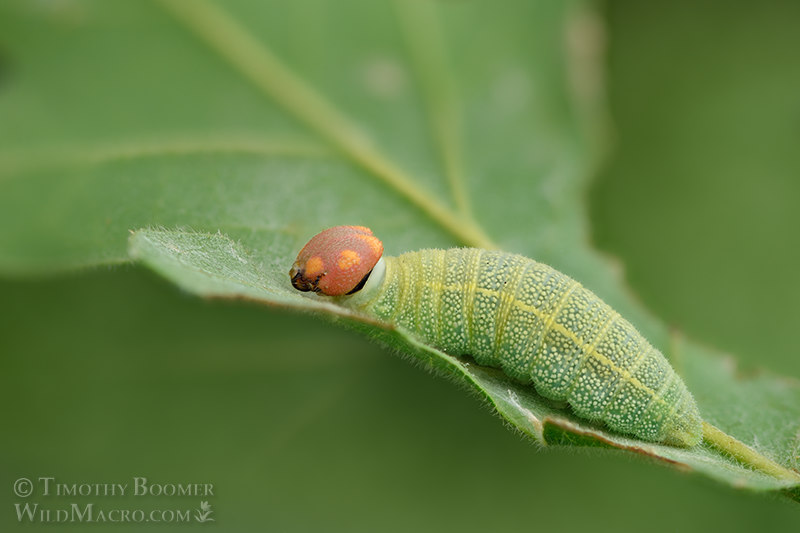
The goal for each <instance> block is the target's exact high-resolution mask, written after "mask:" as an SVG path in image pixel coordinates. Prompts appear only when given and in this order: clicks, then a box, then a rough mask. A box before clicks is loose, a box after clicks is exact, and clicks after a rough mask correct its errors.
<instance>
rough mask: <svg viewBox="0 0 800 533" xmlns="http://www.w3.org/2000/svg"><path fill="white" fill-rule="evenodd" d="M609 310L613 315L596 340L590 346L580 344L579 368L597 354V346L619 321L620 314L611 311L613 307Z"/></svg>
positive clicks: (571, 388)
mask: <svg viewBox="0 0 800 533" xmlns="http://www.w3.org/2000/svg"><path fill="white" fill-rule="evenodd" d="M608 309H609V311H611V313H609V315H608V318H607V319H606V323H605V324H603V327H602V328H600V331H599V332H598V333H597V335H595V337H594V340H593V341H592V342H591V343H589V344H588V345H583V346H581V345H580V344H578V348H579V349H580V354H581V362H580V363H578V368H581V367H582V366H583V364H584V363H585V362H586V358H587V357H591V356H592V355H593V354H596V353H597V345H598V344H600V341H601V340H603V336H604V335H605V334H606V333H607V332H608V329H609V328H610V327H611V324H614V323H616V321H617V319H618V318H620V316H619V313H617V312H616V311H614V310H613V309H611V307H609V308H608ZM577 384H578V381H577V380H576V381H575V383H573V384H572V387H570V388H569V391H568V392H567V394H568V395H569V394H570V393H571V392H572V391H573V390H574V389H575V387H576V385H577Z"/></svg>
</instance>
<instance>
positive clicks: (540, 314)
mask: <svg viewBox="0 0 800 533" xmlns="http://www.w3.org/2000/svg"><path fill="white" fill-rule="evenodd" d="M428 283H429V284H431V285H433V283H430V282H428ZM574 283H575V284H576V285H580V284H579V283H578V282H574ZM476 284H477V282H474V283H472V285H476ZM442 290H443V291H447V290H454V291H461V290H463V288H462V287H461V286H459V285H445V286H444V287H442ZM474 291H475V292H480V293H481V294H485V295H486V296H494V297H495V298H498V299H502V298H503V295H502V294H501V293H500V292H499V291H493V290H491V289H486V288H483V287H477V286H476V287H475V288H474ZM507 298H511V299H512V300H513V305H514V307H516V308H517V309H520V310H521V311H528V312H530V313H533V314H534V315H535V316H536V318H538V319H539V320H543V321H544V320H545V319H547V320H548V321H549V322H550V323H551V324H550V328H552V329H553V330H555V331H558V332H559V333H561V334H562V335H564V336H565V337H567V338H568V339H569V340H571V341H572V342H574V343H575V344H576V345H578V348H580V349H581V350H582V351H583V350H586V349H589V348H591V344H590V343H586V342H584V341H583V339H581V338H579V337H578V336H577V335H576V334H575V333H574V332H573V331H570V330H568V329H567V328H565V327H564V326H562V325H561V324H559V323H557V322H556V321H555V313H553V314H552V315H553V316H546V315H547V313H543V312H542V311H541V310H539V309H537V308H536V307H533V306H531V305H527V304H525V303H523V302H521V301H520V300H518V299H517V298H515V297H514V296H513V295H511V296H507ZM589 353H590V354H591V355H592V356H594V357H595V358H596V359H597V360H598V361H600V362H601V363H602V364H604V365H606V366H607V367H608V368H610V369H611V370H612V371H613V372H618V373H619V374H620V375H621V376H622V379H623V380H625V382H627V383H630V384H631V385H633V386H634V387H636V388H637V389H639V390H641V391H643V392H645V393H646V394H647V395H649V396H651V397H652V398H653V400H655V401H658V402H659V403H661V404H662V405H666V404H667V403H666V402H665V401H664V399H663V398H661V397H660V396H658V395H657V393H656V391H654V390H653V389H651V388H650V387H648V386H647V385H645V384H644V383H642V382H641V381H639V379H638V378H636V377H634V376H633V375H632V374H631V373H630V372H628V371H627V370H625V369H624V368H622V367H619V366H617V364H616V363H615V362H614V361H612V360H611V359H609V358H608V357H606V356H605V355H603V354H601V353H600V352H598V351H597V348H591V350H590V351H589Z"/></svg>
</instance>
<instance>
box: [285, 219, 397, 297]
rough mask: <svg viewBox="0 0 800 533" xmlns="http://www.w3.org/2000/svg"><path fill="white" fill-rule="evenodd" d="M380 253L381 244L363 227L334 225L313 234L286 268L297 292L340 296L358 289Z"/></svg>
mask: <svg viewBox="0 0 800 533" xmlns="http://www.w3.org/2000/svg"><path fill="white" fill-rule="evenodd" d="M381 255H383V243H382V242H381V241H380V240H378V238H377V237H375V236H374V235H373V234H372V231H371V230H370V229H369V228H365V227H363V226H336V227H333V228H329V229H326V230H325V231H323V232H321V233H318V234H316V235H315V236H314V237H313V238H312V239H311V240H310V241H308V244H306V245H305V246H304V247H303V249H302V250H300V253H299V254H297V259H296V260H295V262H294V265H292V269H291V270H290V271H289V276H290V277H291V278H292V285H293V286H294V288H295V289H297V290H298V291H304V292H305V291H314V292H318V293H321V294H325V295H327V296H341V295H343V294H350V293H352V292H355V291H357V290H358V289H360V288H361V287H362V286H363V285H364V283H365V282H366V280H367V277H369V274H370V272H372V268H373V267H374V266H375V264H376V263H377V262H378V260H379V259H380V258H381Z"/></svg>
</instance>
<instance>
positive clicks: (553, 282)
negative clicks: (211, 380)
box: [290, 226, 702, 447]
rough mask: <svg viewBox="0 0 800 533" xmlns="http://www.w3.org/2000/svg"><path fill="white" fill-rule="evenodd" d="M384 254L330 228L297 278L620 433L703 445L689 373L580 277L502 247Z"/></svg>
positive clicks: (354, 229)
mask: <svg viewBox="0 0 800 533" xmlns="http://www.w3.org/2000/svg"><path fill="white" fill-rule="evenodd" d="M382 251H383V246H382V244H380V241H378V239H377V238H376V237H374V236H373V235H372V233H371V231H370V230H368V229H367V228H362V227H358V226H337V227H336V228H331V229H328V230H326V231H324V232H322V233H320V234H318V235H317V236H316V237H314V238H313V239H312V240H311V241H309V243H308V244H307V245H306V247H304V248H303V250H302V251H301V252H300V254H299V255H298V257H297V261H296V262H295V264H294V266H293V267H292V270H291V272H290V276H291V277H292V283H293V285H294V286H295V287H296V288H298V289H299V290H306V291H307V290H312V291H315V292H319V293H322V294H326V295H329V296H332V297H333V298H334V299H335V301H336V302H337V303H338V304H339V305H342V306H345V307H348V308H351V309H354V310H357V311H359V312H362V313H364V314H366V315H369V316H373V317H376V318H379V319H381V320H384V321H386V322H389V323H393V324H396V325H398V326H399V327H401V328H403V329H405V330H406V331H408V332H410V333H411V334H412V335H415V336H417V337H418V338H420V339H421V340H423V341H424V342H425V343H426V344H429V345H431V346H433V347H435V348H439V349H441V350H442V351H444V352H446V353H449V354H452V355H470V356H472V357H473V358H474V359H475V361H476V362H477V363H478V364H480V365H485V366H490V367H495V368H499V369H501V370H502V371H503V372H504V373H505V374H507V375H508V376H509V377H511V378H513V379H514V380H516V381H518V382H521V383H524V384H531V385H532V386H533V387H535V389H536V391H537V392H538V393H539V394H541V395H542V396H545V397H547V398H551V399H554V400H561V401H567V402H568V403H569V404H570V406H571V407H572V409H573V410H574V412H575V413H576V414H577V415H578V416H580V417H582V418H586V419H589V420H596V421H602V422H604V423H605V424H606V425H607V426H608V427H609V428H611V429H612V430H614V431H618V432H621V433H627V434H631V435H634V436H636V437H639V438H641V439H644V440H649V441H655V442H663V443H666V444H671V445H674V446H685V447H690V446H694V445H696V444H698V443H699V442H700V440H701V438H702V419H701V418H700V415H699V412H698V409H697V405H696V404H695V401H694V399H693V397H692V395H691V394H690V393H689V391H688V390H687V388H686V386H685V384H684V383H683V380H681V378H680V377H679V376H678V375H677V373H676V372H675V371H674V370H673V369H672V367H671V366H670V365H669V363H668V362H667V360H666V358H665V357H664V356H663V355H662V354H661V353H660V352H659V351H658V350H657V349H655V348H654V347H653V346H652V345H650V343H648V342H647V341H646V340H645V339H644V337H642V335H641V334H639V332H638V331H637V330H636V329H635V328H634V327H633V326H632V325H631V324H630V323H629V322H628V321H627V320H625V319H624V318H622V317H621V316H620V315H619V314H618V313H617V312H615V311H614V310H613V309H611V307H610V306H609V305H607V304H606V303H604V302H603V301H602V300H601V299H600V298H598V297H597V296H596V295H594V294H593V293H592V292H591V291H589V290H587V289H586V288H584V287H583V286H581V284H580V283H578V282H577V281H575V280H573V279H571V278H570V277H568V276H566V275H565V274H562V273H561V272H559V271H557V270H555V269H553V268H552V267H549V266H547V265H545V264H542V263H538V262H536V261H534V260H532V259H528V258H526V257H523V256H521V255H516V254H510V253H505V252H499V251H489V250H480V249H475V248H454V249H450V250H420V251H417V252H409V253H405V254H402V255H400V256H398V257H381V254H382ZM343 267H344V268H343Z"/></svg>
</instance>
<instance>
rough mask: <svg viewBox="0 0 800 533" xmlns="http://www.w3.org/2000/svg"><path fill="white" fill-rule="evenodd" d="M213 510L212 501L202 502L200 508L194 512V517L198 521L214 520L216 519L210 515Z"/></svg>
mask: <svg viewBox="0 0 800 533" xmlns="http://www.w3.org/2000/svg"><path fill="white" fill-rule="evenodd" d="M213 512H214V511H212V510H211V504H210V503H208V502H200V509H198V510H196V511H195V512H194V519H195V520H197V521H198V522H213V521H214V519H213V518H211V516H210V515H211V513H213Z"/></svg>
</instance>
